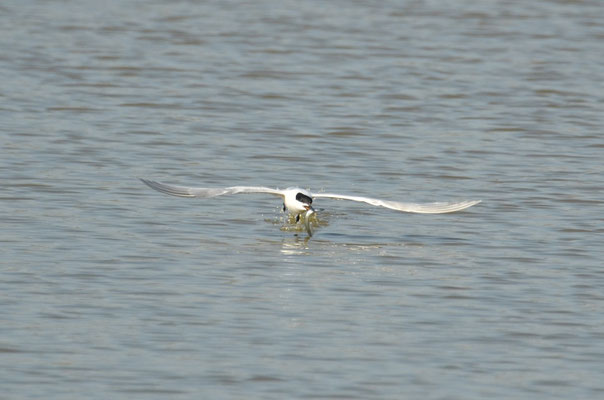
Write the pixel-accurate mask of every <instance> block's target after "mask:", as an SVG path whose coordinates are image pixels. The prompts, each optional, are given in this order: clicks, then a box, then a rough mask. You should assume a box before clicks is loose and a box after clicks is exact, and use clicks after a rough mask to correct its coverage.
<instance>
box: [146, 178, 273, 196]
mask: <svg viewBox="0 0 604 400" xmlns="http://www.w3.org/2000/svg"><path fill="white" fill-rule="evenodd" d="M140 180H141V181H142V182H143V183H144V184H145V185H147V186H149V187H150V188H152V189H155V190H157V191H158V192H162V193H166V194H170V195H172V196H179V197H202V198H207V197H216V196H222V195H224V194H236V193H269V194H273V195H278V196H283V195H284V194H283V191H282V190H279V189H271V188H266V187H260V186H231V187H225V188H198V187H188V186H176V185H168V184H165V183H161V182H156V181H151V180H148V179H142V178H140Z"/></svg>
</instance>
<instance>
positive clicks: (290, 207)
mask: <svg viewBox="0 0 604 400" xmlns="http://www.w3.org/2000/svg"><path fill="white" fill-rule="evenodd" d="M141 181H142V182H143V183H145V184H146V185H147V186H149V187H151V188H153V189H155V190H157V191H159V192H162V193H166V194H169V195H172V196H179V197H201V198H209V197H216V196H222V195H227V194H237V193H267V194H271V195H275V196H280V197H281V198H282V200H283V207H284V211H285V210H287V211H288V212H289V213H290V214H292V215H294V216H295V217H296V222H298V221H299V220H300V215H302V214H305V223H306V228H307V231H308V234H309V235H311V234H312V233H311V230H310V225H309V217H310V215H312V214H313V213H314V212H315V210H314V208H313V207H312V202H313V200H314V199H317V198H330V199H338V200H352V201H357V202H363V203H367V204H371V205H373V206H380V207H386V208H390V209H392V210H397V211H404V212H412V213H421V214H442V213H450V212H455V211H460V210H463V209H465V208H468V207H471V206H473V205H475V204H478V203H480V200H469V201H462V202H458V203H443V202H438V203H425V204H418V203H402V202H398V201H389V200H380V199H374V198H371V197H361V196H349V195H341V194H332V193H311V192H310V191H308V190H305V189H302V188H297V187H290V188H287V189H285V190H280V189H272V188H267V187H262V186H231V187H225V188H200V187H197V188H196V187H188V186H175V185H168V184H165V183H161V182H156V181H151V180H147V179H141Z"/></svg>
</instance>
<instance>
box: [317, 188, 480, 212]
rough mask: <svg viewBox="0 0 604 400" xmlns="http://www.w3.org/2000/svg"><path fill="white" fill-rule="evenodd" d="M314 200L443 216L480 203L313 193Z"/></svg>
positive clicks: (477, 201)
mask: <svg viewBox="0 0 604 400" xmlns="http://www.w3.org/2000/svg"><path fill="white" fill-rule="evenodd" d="M313 197H314V198H321V197H325V198H329V199H338V200H352V201H361V202H363V203H367V204H371V205H373V206H380V207H386V208H391V209H393V210H397V211H405V212H411V213H420V214H443V213H450V212H454V211H459V210H463V209H465V208H468V207H472V206H473V205H475V204H478V203H480V201H481V200H467V201H461V202H458V203H444V202H439V203H424V204H418V203H401V202H398V201H388V200H379V199H372V198H370V197H360V196H347V195H343V194H332V193H317V194H315V193H313Z"/></svg>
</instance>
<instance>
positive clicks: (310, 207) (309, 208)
mask: <svg viewBox="0 0 604 400" xmlns="http://www.w3.org/2000/svg"><path fill="white" fill-rule="evenodd" d="M304 208H306V211H308V210H312V211H313V212H314V211H315V209H314V208H312V206H311V205H309V204H305V205H304Z"/></svg>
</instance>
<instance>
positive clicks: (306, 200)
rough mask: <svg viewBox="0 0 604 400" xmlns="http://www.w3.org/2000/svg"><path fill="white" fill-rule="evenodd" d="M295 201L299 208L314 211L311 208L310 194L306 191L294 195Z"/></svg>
mask: <svg viewBox="0 0 604 400" xmlns="http://www.w3.org/2000/svg"><path fill="white" fill-rule="evenodd" d="M296 201H297V202H298V203H300V206H301V207H302V208H303V209H305V210H306V211H308V210H313V211H314V209H313V208H312V195H311V194H310V192H307V191H306V190H304V191H302V190H300V191H298V193H296Z"/></svg>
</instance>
